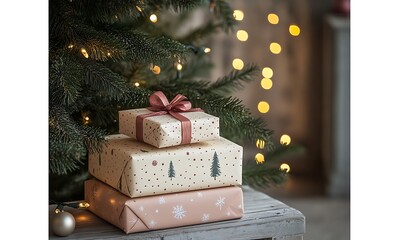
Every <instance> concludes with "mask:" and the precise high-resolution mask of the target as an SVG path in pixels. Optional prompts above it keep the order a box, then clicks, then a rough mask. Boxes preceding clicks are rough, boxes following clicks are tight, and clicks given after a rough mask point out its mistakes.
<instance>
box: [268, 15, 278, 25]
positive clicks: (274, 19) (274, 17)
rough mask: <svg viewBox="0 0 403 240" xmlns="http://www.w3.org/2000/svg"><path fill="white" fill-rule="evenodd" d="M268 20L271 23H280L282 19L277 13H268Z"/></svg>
mask: <svg viewBox="0 0 403 240" xmlns="http://www.w3.org/2000/svg"><path fill="white" fill-rule="evenodd" d="M267 21H269V23H271V24H278V22H279V21H280V19H279V17H278V15H277V14H275V13H270V14H269V15H267Z"/></svg>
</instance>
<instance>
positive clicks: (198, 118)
mask: <svg viewBox="0 0 403 240" xmlns="http://www.w3.org/2000/svg"><path fill="white" fill-rule="evenodd" d="M151 112H152V111H150V110H148V109H146V108H139V109H130V110H123V111H119V133H121V134H125V135H127V136H130V137H132V138H134V139H136V117H137V116H138V115H142V114H147V113H151ZM179 114H181V115H183V116H185V117H187V118H188V119H189V120H190V122H191V135H192V137H191V141H190V143H197V142H204V141H209V140H213V139H217V138H219V134H220V128H219V118H218V117H215V116H212V115H209V114H207V113H205V112H184V113H179ZM181 140H182V133H181V122H180V121H179V120H177V119H175V118H174V117H172V116H171V115H169V114H166V115H161V116H154V117H148V118H145V119H144V122H143V142H145V143H148V144H151V145H153V146H155V147H158V148H164V147H171V146H178V145H180V144H181Z"/></svg>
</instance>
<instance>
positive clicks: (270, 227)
mask: <svg viewBox="0 0 403 240" xmlns="http://www.w3.org/2000/svg"><path fill="white" fill-rule="evenodd" d="M242 188H243V191H244V206H245V214H244V216H243V217H242V218H241V219H236V220H228V221H221V222H215V223H207V224H199V225H192V226H186V227H180V228H170V229H165V230H156V231H149V232H142V233H132V234H125V233H124V232H123V231H122V230H120V229H119V228H117V227H115V226H113V225H111V224H109V223H107V222H105V221H104V220H102V219H100V218H98V217H97V216H95V215H94V214H92V213H91V212H89V211H87V210H83V209H73V208H65V210H66V211H68V212H70V213H72V214H73V215H74V217H75V219H76V229H75V231H74V232H73V233H72V234H71V235H69V236H68V237H63V238H60V237H57V236H55V235H53V233H52V232H51V230H50V228H49V239H133V240H135V239H142V240H143V239H147V240H153V239H159V240H162V239H164V240H170V239H175V240H185V239H192V240H197V239H220V240H221V239H264V238H273V239H302V235H303V234H304V233H305V216H304V215H303V214H302V213H301V212H299V211H298V210H296V209H294V208H291V207H289V206H287V205H285V204H284V203H282V202H280V201H278V200H276V199H273V198H271V197H269V196H267V195H265V194H263V193H261V192H258V191H255V190H253V189H252V188H250V187H248V186H243V187H242ZM55 207H56V206H55V205H50V206H49V219H51V217H52V215H53V211H54V209H55ZM293 236H295V237H297V238H291V237H293ZM299 236H301V238H298V237H299Z"/></svg>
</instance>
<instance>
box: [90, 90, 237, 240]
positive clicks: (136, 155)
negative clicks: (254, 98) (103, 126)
mask: <svg viewBox="0 0 403 240" xmlns="http://www.w3.org/2000/svg"><path fill="white" fill-rule="evenodd" d="M185 99H186V98H185V97H184V96H182V95H177V96H176V97H175V98H174V99H173V100H172V101H170V102H168V100H167V98H166V97H165V95H164V94H163V93H162V92H155V93H153V94H152V95H151V96H150V105H151V106H150V107H148V108H142V109H130V110H123V111H119V133H120V134H115V135H109V136H107V141H106V144H105V146H104V147H103V149H102V152H100V153H97V152H95V153H90V154H89V162H88V164H89V173H90V174H91V175H92V176H93V178H92V179H90V180H87V181H86V182H85V200H86V201H87V202H88V203H90V207H89V210H90V211H91V212H93V213H94V214H95V215H97V216H98V217H100V218H102V219H104V220H105V221H107V222H109V223H111V224H113V225H115V226H116V227H118V228H120V229H122V230H123V231H124V232H125V233H127V234H128V233H134V232H143V231H150V230H156V229H166V228H173V227H180V226H188V225H193V224H203V223H209V222H216V221H223V220H229V219H237V218H241V217H242V216H243V207H244V206H243V193H242V189H241V186H240V185H241V183H242V156H243V149H242V147H241V146H239V145H237V144H235V143H233V142H231V141H229V140H227V139H225V138H223V137H220V134H219V118H217V117H215V116H212V115H209V114H207V113H205V112H203V111H202V110H201V109H195V108H192V107H191V104H190V102H188V101H185Z"/></svg>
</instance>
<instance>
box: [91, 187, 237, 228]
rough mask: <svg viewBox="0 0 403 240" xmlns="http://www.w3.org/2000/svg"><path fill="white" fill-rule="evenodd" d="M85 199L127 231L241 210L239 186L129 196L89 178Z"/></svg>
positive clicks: (232, 214) (225, 215) (96, 211)
mask: <svg viewBox="0 0 403 240" xmlns="http://www.w3.org/2000/svg"><path fill="white" fill-rule="evenodd" d="M85 201H86V202H88V203H89V204H90V207H89V208H88V209H89V210H90V211H91V212H93V213H94V214H95V215H97V216H98V217H100V218H102V219H104V220H105V221H107V222H109V223H111V224H113V225H115V226H116V227H118V228H120V229H122V230H123V231H124V232H125V233H127V234H128V233H134V232H144V231H150V230H157V229H165V228H173V227H180V226H188V225H193V224H201V223H208V222H216V221H222V220H229V219H237V218H241V217H242V216H243V212H244V210H243V209H244V207H243V193H242V189H241V188H240V187H239V186H232V187H222V188H213V189H207V190H200V191H190V192H183V193H176V194H175V193H171V194H165V195H158V196H149V197H141V198H129V197H127V196H125V195H123V194H122V193H120V192H118V191H116V190H115V189H113V188H111V187H110V186H108V185H106V184H104V183H102V182H100V181H98V180H96V179H91V180H87V181H86V182H85Z"/></svg>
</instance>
